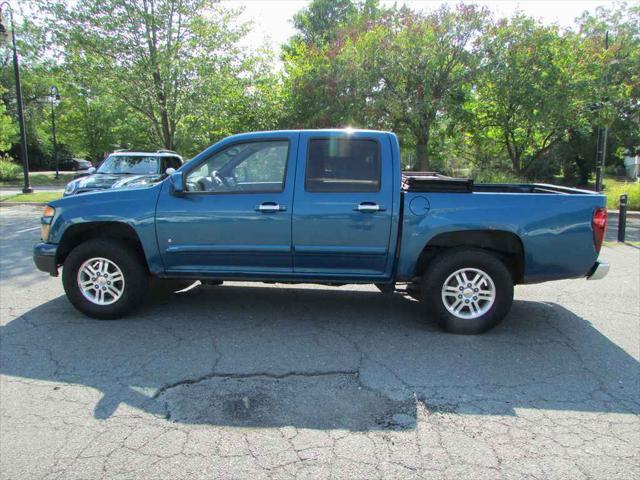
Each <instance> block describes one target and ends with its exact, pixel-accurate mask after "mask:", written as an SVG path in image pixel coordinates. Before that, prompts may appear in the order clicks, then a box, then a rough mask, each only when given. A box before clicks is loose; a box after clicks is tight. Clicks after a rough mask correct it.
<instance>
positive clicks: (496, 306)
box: [422, 249, 513, 335]
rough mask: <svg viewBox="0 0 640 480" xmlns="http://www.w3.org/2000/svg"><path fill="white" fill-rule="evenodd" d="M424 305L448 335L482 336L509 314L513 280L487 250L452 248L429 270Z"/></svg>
mask: <svg viewBox="0 0 640 480" xmlns="http://www.w3.org/2000/svg"><path fill="white" fill-rule="evenodd" d="M422 302H423V305H424V307H425V308H426V309H428V310H429V311H430V312H431V313H433V314H434V316H435V318H436V320H437V321H438V323H439V324H440V326H441V327H442V328H443V329H444V330H446V331H447V332H450V333H457V334H463V335H474V334H478V333H482V332H485V331H487V330H489V329H490V328H492V327H494V326H495V325H497V324H498V323H500V322H501V321H502V320H503V319H504V317H505V316H506V315H507V313H508V312H509V309H510V308H511V304H512V303H513V278H512V276H511V273H510V272H509V270H508V269H507V267H506V266H505V264H504V263H503V262H502V261H501V260H500V259H498V258H497V257H495V256H494V255H492V254H490V253H488V252H486V251H484V250H481V249H452V250H450V251H448V252H446V253H444V254H442V255H440V256H438V257H436V258H435V259H434V260H433V261H432V262H431V263H430V264H429V265H428V267H427V268H426V270H425V272H424V275H423V278H422Z"/></svg>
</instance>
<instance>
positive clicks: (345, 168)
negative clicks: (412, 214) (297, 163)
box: [305, 138, 380, 193]
mask: <svg viewBox="0 0 640 480" xmlns="http://www.w3.org/2000/svg"><path fill="white" fill-rule="evenodd" d="M305 190H306V191H307V192H328V193H330V192H377V191H379V190H380V145H379V144H378V142H377V141H375V140H369V139H350V138H316V139H312V140H310V141H309V149H308V152H307V165H306V170H305Z"/></svg>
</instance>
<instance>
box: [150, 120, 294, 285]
mask: <svg viewBox="0 0 640 480" xmlns="http://www.w3.org/2000/svg"><path fill="white" fill-rule="evenodd" d="M298 136H299V134H298V133H296V132H293V133H280V132H279V133H277V134H273V133H272V134H268V133H267V134H260V135H255V134H254V135H252V136H251V137H249V138H247V139H246V140H239V141H235V142H234V141H233V140H231V141H224V142H222V145H221V146H220V147H219V148H215V147H214V149H213V151H212V152H211V154H210V155H204V156H203V158H201V159H197V158H196V159H194V160H192V161H191V162H189V163H188V164H187V165H185V166H184V167H183V168H182V170H183V171H184V178H185V186H186V191H185V192H184V193H183V194H181V195H179V196H176V195H173V194H171V192H170V191H169V185H168V182H165V185H164V186H163V190H162V192H161V193H160V198H159V201H158V207H157V212H156V231H157V236H158V246H159V248H160V252H161V255H162V258H163V261H164V264H165V269H166V270H167V272H168V273H172V272H173V273H185V272H191V273H199V272H202V273H205V274H207V273H211V274H216V273H220V274H222V275H223V276H224V275H225V274H228V275H230V276H233V273H234V272H237V273H242V274H251V273H255V274H256V275H258V276H259V275H263V274H268V273H269V272H273V273H288V272H292V270H293V265H292V253H291V215H292V201H293V189H294V173H295V168H288V166H293V165H295V160H296V153H297V146H298ZM193 162H195V163H193ZM192 163H193V164H192Z"/></svg>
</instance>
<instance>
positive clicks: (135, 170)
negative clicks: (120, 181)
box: [98, 155, 160, 175]
mask: <svg viewBox="0 0 640 480" xmlns="http://www.w3.org/2000/svg"><path fill="white" fill-rule="evenodd" d="M159 163H160V159H159V158H158V157H156V156H153V155H150V156H141V155H135V156H134V155H111V156H109V157H108V158H107V159H106V160H105V161H104V162H102V165H100V167H99V168H98V173H116V174H133V175H147V174H154V173H158V172H159V170H160V169H159Z"/></svg>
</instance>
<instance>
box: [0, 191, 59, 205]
mask: <svg viewBox="0 0 640 480" xmlns="http://www.w3.org/2000/svg"><path fill="white" fill-rule="evenodd" d="M61 197H62V193H61V192H33V193H16V194H15V195H3V196H2V197H0V202H27V203H47V202H51V201H53V200H57V199H59V198H61Z"/></svg>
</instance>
